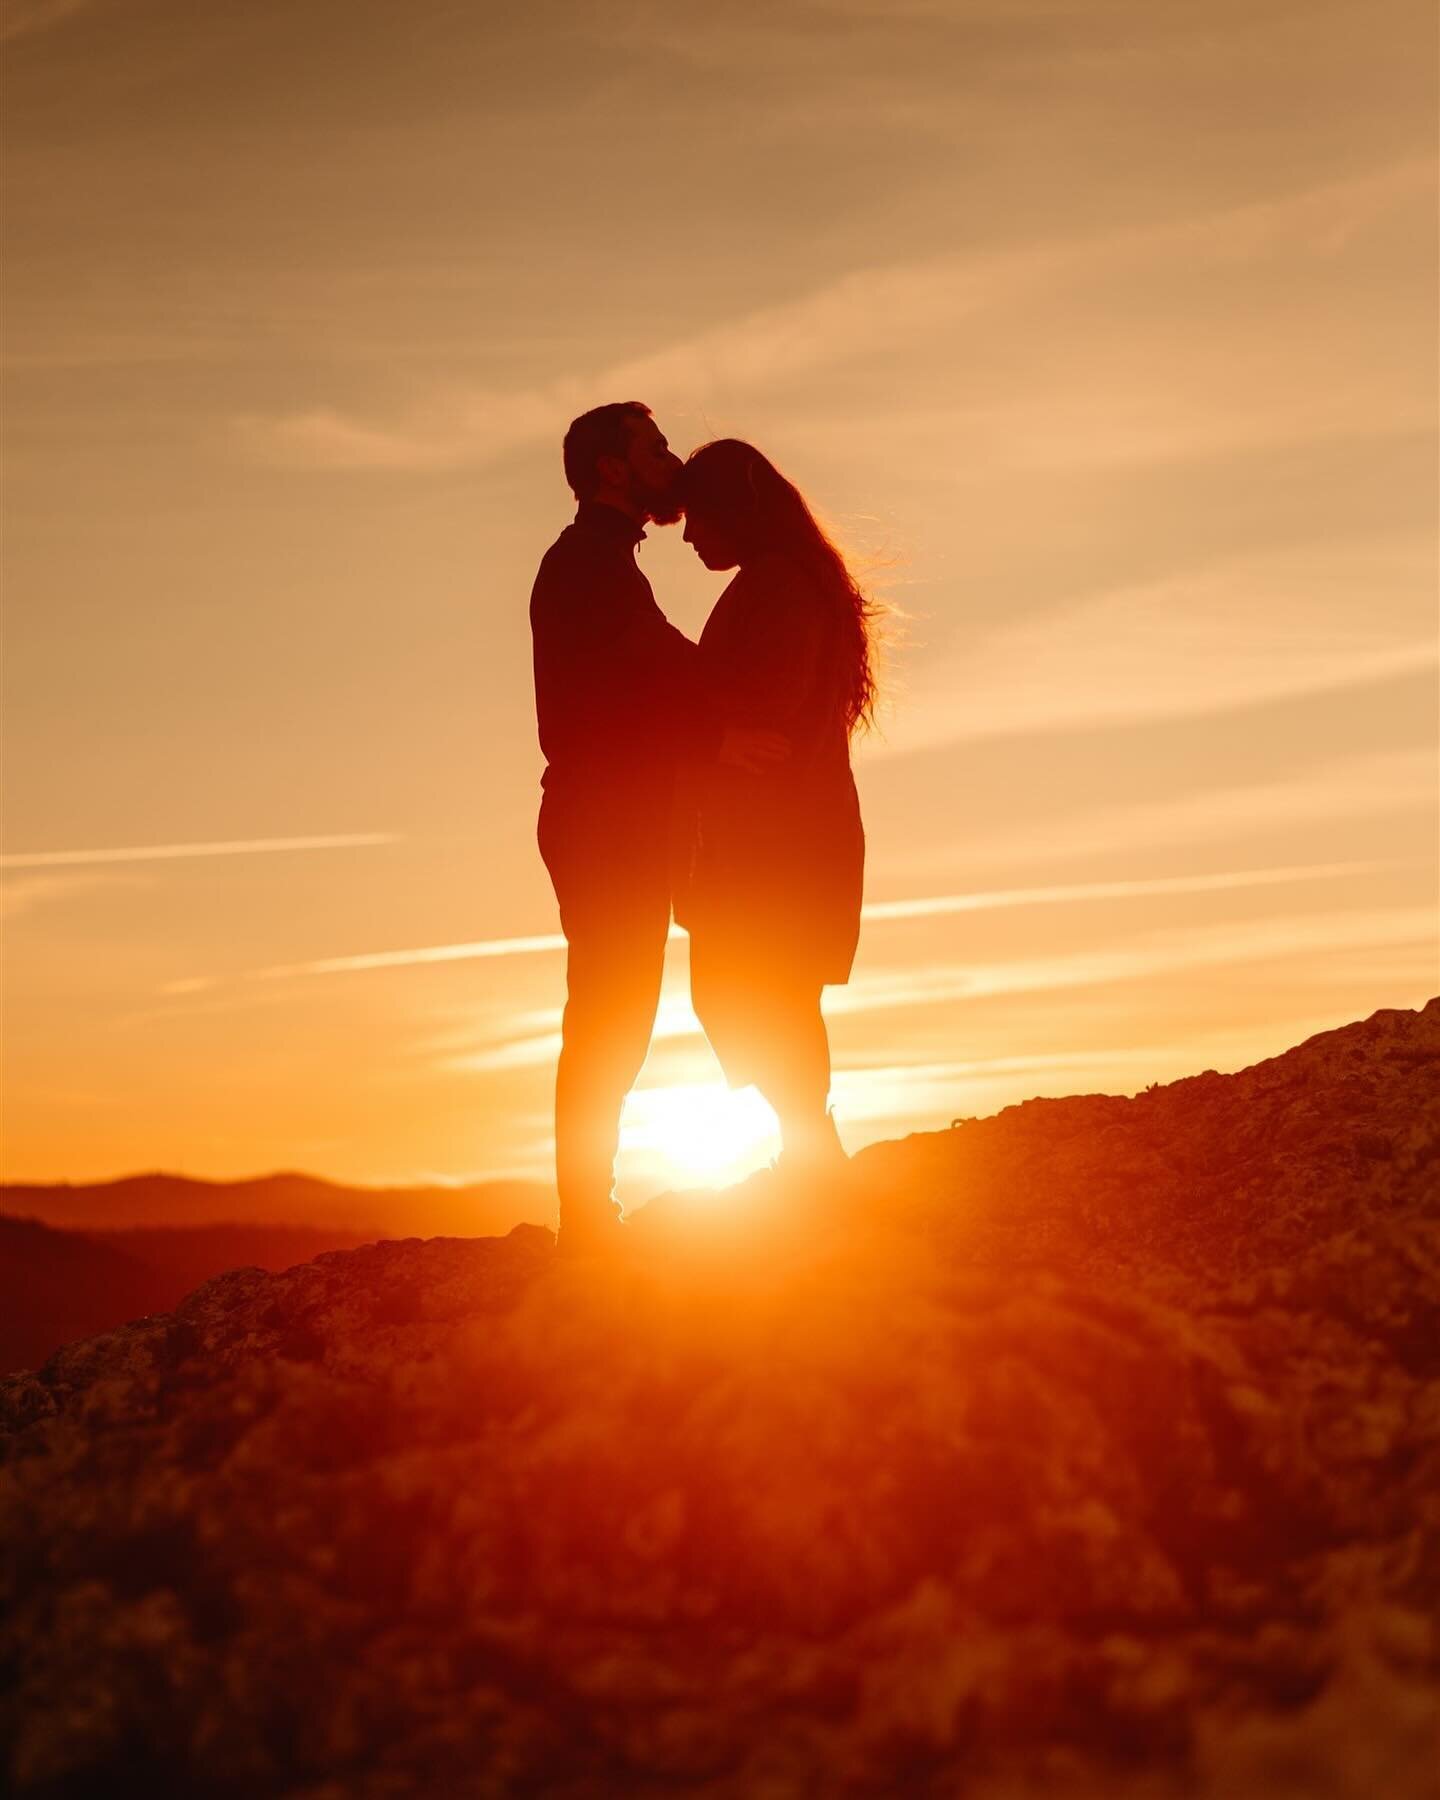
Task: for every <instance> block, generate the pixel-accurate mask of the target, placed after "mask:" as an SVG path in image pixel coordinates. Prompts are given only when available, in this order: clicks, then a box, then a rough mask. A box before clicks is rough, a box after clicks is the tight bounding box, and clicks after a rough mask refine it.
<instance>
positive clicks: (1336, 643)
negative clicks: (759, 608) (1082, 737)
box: [877, 540, 1440, 754]
mask: <svg viewBox="0 0 1440 1800" xmlns="http://www.w3.org/2000/svg"><path fill="white" fill-rule="evenodd" d="M1435 580H1436V558H1435V546H1434V543H1433V540H1426V541H1418V540H1401V541H1387V542H1380V543H1365V544H1356V545H1334V544H1324V545H1313V546H1312V545H1307V546H1292V547H1289V548H1286V549H1284V550H1280V551H1274V552H1268V553H1266V554H1264V555H1258V556H1249V557H1245V558H1241V559H1235V560H1231V561H1227V562H1221V563H1215V564H1212V565H1211V566H1209V567H1206V568H1201V569H1194V570H1190V571H1187V572H1185V573H1182V574H1176V575H1172V576H1167V577H1166V578H1164V579H1163V580H1160V581H1153V582H1146V583H1143V584H1138V585H1135V586H1131V587H1125V588H1117V589H1114V590H1112V591H1109V592H1104V593H1099V594H1088V595H1083V596H1081V597H1080V598H1078V599H1076V600H1073V601H1071V602H1070V603H1068V604H1065V605H1062V606H1058V607H1053V608H1049V609H1047V610H1046V611H1044V612H1042V613H1039V614H1036V615H1032V616H1028V617H1026V618H1024V619H1021V620H1018V621H1016V622H1015V623H1013V624H1008V625H1001V626H1000V627H999V628H998V629H996V630H993V631H991V632H989V633H986V634H984V635H982V636H980V637H979V638H978V640H977V641H976V642H974V643H966V644H964V645H963V647H960V646H957V647H956V648H955V649H953V650H951V651H950V652H948V653H947V654H944V655H941V656H938V657H937V658H935V659H934V661H933V662H932V664H931V665H930V666H928V667H926V666H924V665H921V666H920V667H918V668H917V670H916V672H915V675H914V682H913V687H914V691H913V693H912V694H911V695H910V696H908V697H907V701H906V705H905V707H904V709H903V710H902V711H901V712H900V714H899V716H898V717H897V719H896V721H895V723H894V726H893V728H892V729H891V730H890V731H889V732H888V735H887V739H886V741H885V743H884V744H883V745H880V746H877V751H878V753H880V754H884V753H885V752H886V751H887V750H888V751H889V752H891V753H894V752H899V751H906V750H915V749H921V748H926V747H929V746H931V745H934V744H939V743H954V742H963V741H966V740H973V739H980V738H989V737H998V736H1006V735H1010V734H1020V733H1033V732H1046V733H1052V732H1059V731H1067V730H1069V731H1075V730H1081V729H1097V728H1102V727H1106V726H1116V725H1134V724H1140V723H1144V722H1146V721H1151V720H1157V719H1175V718H1184V717H1187V716H1190V717H1193V716H1198V715H1204V714H1207V713H1213V712H1219V711H1223V710H1226V709H1228V708H1234V707H1242V706H1255V705H1259V704H1261V703H1263V702H1266V701H1271V700H1278V699H1282V698H1290V697H1294V696H1297V695H1303V694H1311V693H1323V692H1327V691H1332V690H1335V689H1340V688H1347V687H1354V686H1358V685H1362V684H1365V683H1372V682H1379V681H1384V680H1389V679H1392V678H1394V677H1396V676H1400V675H1406V674H1411V673H1414V672H1416V671H1423V670H1427V669H1431V668H1434V667H1435V665H1436V662H1437V657H1440V637H1437V631H1436V624H1435V603H1434V600H1435ZM1357 594H1365V595H1367V596H1368V597H1369V603H1368V604H1367V605H1366V606H1365V607H1363V608H1361V607H1357V605H1356V595H1357Z"/></svg>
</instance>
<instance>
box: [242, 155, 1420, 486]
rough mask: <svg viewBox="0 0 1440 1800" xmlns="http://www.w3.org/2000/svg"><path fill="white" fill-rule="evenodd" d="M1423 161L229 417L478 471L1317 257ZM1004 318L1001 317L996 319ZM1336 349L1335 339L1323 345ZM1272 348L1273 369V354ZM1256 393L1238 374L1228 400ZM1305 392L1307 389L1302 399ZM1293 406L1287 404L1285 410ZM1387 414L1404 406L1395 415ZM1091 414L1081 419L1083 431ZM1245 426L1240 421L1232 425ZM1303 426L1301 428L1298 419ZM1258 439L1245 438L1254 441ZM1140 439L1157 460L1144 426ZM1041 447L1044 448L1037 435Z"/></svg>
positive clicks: (913, 265)
mask: <svg viewBox="0 0 1440 1800" xmlns="http://www.w3.org/2000/svg"><path fill="white" fill-rule="evenodd" d="M1431 180H1432V174H1431V170H1430V168H1429V164H1428V162H1420V161H1415V162H1404V163H1400V164H1397V165H1394V166H1392V167H1390V168H1388V169H1385V170H1382V171H1379V172H1378V173H1375V174H1371V175H1367V176H1364V177H1361V178H1358V179H1353V180H1349V181H1345V182H1336V183H1330V184H1327V185H1325V186H1323V187H1321V188H1317V189H1313V190H1310V191H1308V192H1304V193H1301V194H1298V195H1286V196H1283V197H1280V198H1278V199H1266V200H1263V201H1259V202H1253V203H1250V204H1247V205H1243V206H1238V207H1234V208H1229V209H1225V210H1223V211H1220V212H1215V213H1211V214H1208V215H1205V216H1203V217H1199V218H1189V219H1184V220H1180V221H1178V222H1175V223H1173V224H1166V225H1162V226H1159V227H1156V226H1146V227H1143V228H1135V229H1125V230H1118V231H1114V230H1112V231H1107V232H1104V233H1097V234H1095V235H1093V236H1089V237H1084V238H1079V239H1075V240H1071V241H1066V242H1060V243H1047V244H1037V245H1035V246H1032V247H1027V248H1021V249H1007V250H1004V251H998V252H985V253H979V254H965V255H953V254H950V255H946V256H943V257H934V258H926V259H923V260H920V261H915V262H907V263H899V264H895V265H892V266H889V267H882V268H866V269H858V270H855V271H853V272H851V273H849V274H847V275H845V276H844V277H842V278H841V279H839V280H838V281H834V282H832V283H830V284H828V285H826V286H825V287H823V288H820V289H817V290H816V291H814V292H812V293H811V294H809V295H806V296H804V297H803V298H801V299H798V300H794V301H788V302H785V303H783V304H780V305H776V306H770V307H764V308H760V309H757V310H756V311H754V312H752V313H750V314H748V315H746V316H744V317H742V318H740V319H737V320H731V321H726V322H725V323H723V324H721V325H718V326H715V327H713V328H711V329H709V330H706V331H704V332H701V333H699V334H697V335H696V336H694V337H692V338H690V339H688V340H685V341H681V342H678V343H674V344H671V345H669V346H666V347H664V348H662V349H658V350H656V351H655V352H653V353H651V354H647V355H644V356H640V357H636V358H630V359H627V360H625V361H623V362H620V363H617V364H615V365H613V366H611V367H608V368H603V369H597V370H594V371H591V372H590V373H589V374H588V375H586V374H575V375H572V376H568V377H566V378H563V379H559V380H555V381H552V382H549V383H545V384H543V385H541V386H538V387H532V388H528V389H524V390H520V391H515V392H504V391H489V390H473V389H472V390H470V391H456V390H454V389H453V388H447V389H445V390H443V391H440V392H437V393H435V394H433V395H432V396H430V397H429V398H426V399H423V400H419V401H417V402H416V403H414V404H413V405H411V406H409V407H408V408H406V409H403V410H402V411H400V412H399V413H397V414H395V415H393V416H392V417H390V418H388V419H377V418H374V417H371V418H365V417H361V416H357V415H355V414H352V413H348V412H345V411H343V410H341V409H339V408H333V407H324V406H321V407H314V408H309V409H306V410H304V411H301V412H295V413H290V414H286V415H279V416H268V417H267V416H261V415H249V416H247V417H245V418H242V419H240V420H237V421H236V427H237V430H238V431H239V433H240V436H241V440H242V442H243V443H244V445H245V446H246V447H247V449H248V450H249V452H250V453H251V454H253V455H254V456H256V457H258V458H260V459H262V460H266V461H272V462H278V463H280V464H282V465H284V466H294V467H309V468H315V469H357V470H358V469H443V468H454V467H459V466H467V465H468V466H477V465H481V464H484V463H488V462H493V461H496V460H498V459H499V458H502V457H503V456H505V455H506V454H508V453H509V452H510V451H512V450H514V449H516V448H517V447H519V446H521V445H524V444H527V443H531V442H536V441H541V440H543V439H545V438H548V437H553V436H554V435H555V432H556V430H557V421H562V422H563V420H565V419H566V418H568V417H570V416H572V415H573V414H574V413H575V412H578V411H579V410H581V409H582V408H583V407H585V406H589V405H594V404H596V403H597V402H598V401H599V400H604V399H613V398H614V397H615V395H616V394H622V395H623V394H632V393H634V394H640V395H642V397H646V398H653V399H656V400H662V401H668V400H671V399H672V398H673V399H677V400H683V401H686V402H688V403H689V404H690V405H692V406H694V405H703V404H705V403H706V401H707V400H709V399H712V398H713V397H714V396H716V395H720V394H723V395H726V396H731V397H734V396H736V395H743V394H746V393H768V392H769V391H770V390H771V389H773V388H774V387H775V385H776V384H777V383H779V384H785V385H789V384H792V383H793V382H794V381H795V378H796V377H797V376H803V375H805V374H807V373H809V372H812V371H815V370H818V369H824V368H829V367H831V366H833V365H836V364H838V363H842V362H844V361H846V360H847V359H849V358H853V357H856V356H873V355H874V354H876V353H877V352H880V351H885V350H887V349H893V348H895V347H897V346H905V345H913V344H914V343H916V342H917V341H920V340H923V339H925V338H926V337H930V336H936V335H938V336H941V337H943V338H944V340H945V341H946V342H947V343H949V342H953V338H954V333H955V330H956V328H957V326H958V325H959V324H961V323H962V322H963V321H965V320H967V319H971V318H973V317H975V316H976V315H977V314H980V313H982V312H985V311H987V310H994V309H1003V308H1009V307H1013V306H1014V305H1016V304H1017V302H1018V301H1020V300H1021V299H1023V298H1041V299H1044V298H1046V297H1048V296H1049V295H1051V294H1053V292H1054V290H1055V287H1056V285H1057V284H1059V283H1064V284H1065V285H1066V287H1067V289H1068V290H1071V291H1073V290H1074V289H1075V287H1076V284H1077V283H1082V282H1094V281H1095V280H1097V279H1105V280H1119V281H1122V282H1123V281H1125V280H1126V279H1128V278H1131V277H1133V276H1134V275H1135V273H1136V272H1137V271H1138V270H1142V269H1147V268H1150V269H1153V268H1155V267H1159V268H1162V269H1168V270H1171V271H1174V270H1176V269H1179V268H1191V267H1193V266H1195V265H1196V264H1197V263H1198V264H1200V265H1203V266H1207V267H1211V268H1222V269H1223V268H1224V267H1226V266H1227V265H1233V264H1236V263H1244V262H1246V261H1249V260H1252V259H1254V258H1256V257H1257V256H1274V255H1276V254H1277V253H1289V254H1291V255H1297V256H1301V257H1307V258H1310V259H1313V260H1314V261H1315V262H1317V263H1318V264H1319V265H1321V266H1324V265H1326V264H1328V263H1330V262H1332V261H1333V259H1334V258H1335V257H1336V256H1337V255H1338V254H1340V253H1341V252H1343V250H1344V249H1345V248H1346V246H1347V244H1348V242H1349V239H1350V237H1351V236H1352V235H1353V233H1354V232H1355V231H1357V230H1358V229H1360V228H1361V227H1363V226H1364V225H1365V223H1366V222H1367V221H1369V220H1370V219H1372V218H1374V217H1375V216H1377V215H1383V214H1384V213H1385V212H1386V211H1387V210H1388V209H1393V208H1394V207H1395V205H1396V204H1397V203H1402V204H1403V203H1407V202H1413V201H1414V200H1415V198H1416V197H1417V196H1423V194H1425V193H1426V192H1428V185H1429V183H1430V182H1431ZM1002 316H1003V315H1002ZM1332 350H1333V346H1332ZM1280 353H1281V352H1280V351H1277V349H1276V347H1275V346H1274V345H1273V344H1271V345H1270V348H1269V355H1270V358H1271V361H1272V363H1273V361H1274V359H1275V357H1276V356H1277V355H1278V354H1280ZM1331 376H1332V379H1331V380H1330V381H1329V382H1328V383H1326V384H1324V386H1323V387H1322V388H1321V390H1320V392H1319V403H1320V404H1321V405H1322V406H1323V407H1324V408H1325V409H1327V411H1328V412H1330V413H1334V412H1335V411H1336V408H1337V405H1338V407H1339V412H1340V415H1341V417H1340V420H1339V423H1340V424H1341V426H1342V428H1345V429H1349V428H1353V426H1354V425H1355V423H1356V421H1357V419H1358V420H1365V421H1369V420H1371V419H1372V416H1373V415H1376V414H1377V412H1378V413H1379V414H1380V415H1383V417H1385V418H1386V419H1387V420H1392V421H1393V420H1394V419H1395V418H1396V417H1397V416H1399V417H1402V418H1405V419H1413V420H1416V421H1421V420H1423V419H1424V418H1426V417H1428V413H1427V410H1426V406H1425V405H1423V404H1421V403H1420V402H1418V401H1416V400H1415V398H1414V395H1413V392H1412V391H1411V385H1413V384H1411V385H1403V384H1402V385H1401V386H1400V387H1399V388H1398V389H1395V388H1394V387H1393V385H1388V384H1387V385H1385V386H1384V387H1383V391H1380V392H1374V391H1371V390H1370V389H1368V388H1359V389H1356V390H1354V391H1353V392H1352V391H1351V389H1350V388H1349V387H1348V386H1347V384H1346V383H1345V382H1344V381H1343V380H1341V379H1340V378H1339V377H1338V376H1336V375H1335V371H1334V370H1333V368H1332V369H1331ZM1253 391H1254V384H1251V383H1247V384H1245V385H1244V386H1242V387H1241V389H1240V390H1239V392H1238V394H1237V398H1238V397H1243V395H1244V394H1245V393H1247V392H1253ZM1300 393H1303V394H1306V395H1309V394H1312V385H1311V384H1309V383H1307V384H1305V385H1304V387H1303V389H1302V390H1297V396H1291V397H1290V399H1291V400H1294V399H1295V398H1297V397H1298V394H1300ZM1289 404H1290V401H1289V400H1287V402H1286V405H1287V406H1288V405H1289ZM1397 408H1398V409H1399V412H1398V414H1397ZM1094 427H1095V419H1094V416H1093V412H1092V414H1091V415H1090V417H1089V419H1088V433H1087V434H1086V435H1087V440H1088V438H1093V435H1094ZM1236 428H1238V429H1239V430H1240V432H1241V435H1242V440H1243V439H1244V437H1245V435H1246V434H1247V433H1249V432H1250V430H1251V428H1250V426H1249V424H1248V416H1244V415H1242V416H1240V417H1238V418H1235V419H1232V421H1231V427H1230V429H1231V430H1232V431H1233V430H1234V429H1236ZM1292 428H1295V429H1308V428H1309V426H1308V425H1306V424H1302V425H1301V426H1293V422H1292ZM1251 435H1253V433H1252V434H1251ZM1142 436H1143V437H1144V438H1145V439H1146V441H1145V442H1144V443H1143V444H1141V445H1140V446H1139V448H1140V449H1141V450H1142V451H1143V452H1144V453H1145V454H1147V455H1149V454H1153V453H1154V442H1153V438H1154V429H1153V427H1152V428H1150V429H1149V430H1147V431H1146V432H1144V433H1142ZM1037 441H1040V442H1043V441H1045V434H1044V433H1043V432H1042V433H1041V434H1039V436H1038V438H1037Z"/></svg>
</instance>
